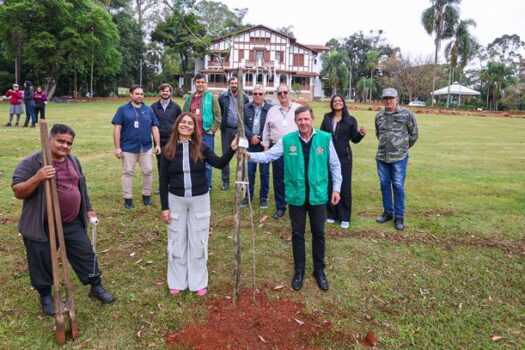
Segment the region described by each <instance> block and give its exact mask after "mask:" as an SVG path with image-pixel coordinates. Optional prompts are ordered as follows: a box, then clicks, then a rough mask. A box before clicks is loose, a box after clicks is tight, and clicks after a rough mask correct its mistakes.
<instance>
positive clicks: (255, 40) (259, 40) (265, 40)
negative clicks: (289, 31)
mask: <svg viewBox="0 0 525 350" xmlns="http://www.w3.org/2000/svg"><path fill="white" fill-rule="evenodd" d="M250 42H251V43H254V44H269V43H270V42H271V41H270V38H269V37H268V38H262V37H257V36H252V37H250Z"/></svg>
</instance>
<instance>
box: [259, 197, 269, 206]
mask: <svg viewBox="0 0 525 350" xmlns="http://www.w3.org/2000/svg"><path fill="white" fill-rule="evenodd" d="M260 204H261V205H260V208H261V209H268V199H266V198H261V203H260Z"/></svg>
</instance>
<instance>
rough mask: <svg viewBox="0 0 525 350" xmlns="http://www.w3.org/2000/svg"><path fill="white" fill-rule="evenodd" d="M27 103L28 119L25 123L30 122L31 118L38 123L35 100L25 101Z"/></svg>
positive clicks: (34, 122)
mask: <svg viewBox="0 0 525 350" xmlns="http://www.w3.org/2000/svg"><path fill="white" fill-rule="evenodd" d="M25 105H26V121H25V123H24V125H27V124H29V121H30V120H31V121H32V123H33V124H36V114H35V103H34V102H33V101H25Z"/></svg>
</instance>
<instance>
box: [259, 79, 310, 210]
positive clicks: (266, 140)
mask: <svg viewBox="0 0 525 350" xmlns="http://www.w3.org/2000/svg"><path fill="white" fill-rule="evenodd" d="M277 98H278V99H279V104H278V105H275V106H273V107H272V108H270V110H269V111H268V114H267V116H266V121H265V123H264V129H263V137H262V142H261V144H262V145H263V147H264V149H266V150H267V149H269V148H270V147H272V146H273V145H275V144H276V143H277V142H279V141H281V138H282V137H283V136H284V135H286V134H288V133H290V132H292V131H296V130H297V125H296V124H295V121H294V115H295V110H296V109H297V107H299V106H300V105H299V104H297V103H295V102H292V101H290V89H289V88H288V86H287V85H285V84H281V85H279V86H278V87H277ZM272 173H273V193H274V195H275V206H276V211H275V213H274V214H273V216H272V217H273V218H274V219H276V220H277V219H280V218H281V217H282V216H283V215H284V213H285V212H286V201H285V199H284V165H283V159H282V158H279V159H276V160H274V161H273V162H272Z"/></svg>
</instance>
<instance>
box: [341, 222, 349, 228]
mask: <svg viewBox="0 0 525 350" xmlns="http://www.w3.org/2000/svg"><path fill="white" fill-rule="evenodd" d="M349 227H350V223H349V222H348V221H341V228H349Z"/></svg>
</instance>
